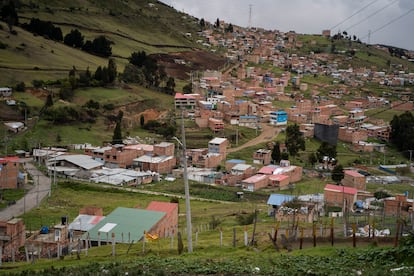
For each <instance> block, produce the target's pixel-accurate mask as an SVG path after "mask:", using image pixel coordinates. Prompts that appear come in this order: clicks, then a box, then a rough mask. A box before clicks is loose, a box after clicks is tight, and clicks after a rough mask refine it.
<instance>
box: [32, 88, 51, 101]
mask: <svg viewBox="0 0 414 276" xmlns="http://www.w3.org/2000/svg"><path fill="white" fill-rule="evenodd" d="M26 93H30V94H32V95H33V96H35V97H36V98H39V99H43V100H45V99H46V98H47V95H48V94H49V92H48V91H47V90H45V89H26Z"/></svg>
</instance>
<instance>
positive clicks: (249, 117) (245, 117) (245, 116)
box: [240, 115, 257, 119]
mask: <svg viewBox="0 0 414 276" xmlns="http://www.w3.org/2000/svg"><path fill="white" fill-rule="evenodd" d="M240 118H243V119H256V118H257V116H255V115H241V116H240Z"/></svg>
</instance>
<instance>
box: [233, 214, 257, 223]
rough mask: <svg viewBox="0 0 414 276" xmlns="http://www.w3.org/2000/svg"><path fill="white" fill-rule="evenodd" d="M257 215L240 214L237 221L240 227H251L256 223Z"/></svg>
mask: <svg viewBox="0 0 414 276" xmlns="http://www.w3.org/2000/svg"><path fill="white" fill-rule="evenodd" d="M254 217H255V213H254V212H253V213H249V214H238V215H237V217H236V219H237V222H238V223H239V224H240V225H249V224H252V223H253V222H254Z"/></svg>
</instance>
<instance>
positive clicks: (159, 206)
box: [146, 201, 178, 214]
mask: <svg viewBox="0 0 414 276" xmlns="http://www.w3.org/2000/svg"><path fill="white" fill-rule="evenodd" d="M177 208H178V203H170V202H162V201H151V202H150V204H148V207H147V209H146V210H148V211H158V212H165V213H167V214H171V213H172V212H173V211H174V210H175V209H177Z"/></svg>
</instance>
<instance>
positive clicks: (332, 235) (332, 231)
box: [331, 217, 334, 246]
mask: <svg viewBox="0 0 414 276" xmlns="http://www.w3.org/2000/svg"><path fill="white" fill-rule="evenodd" d="M331 245H332V246H334V218H333V217H332V218H331Z"/></svg>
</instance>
